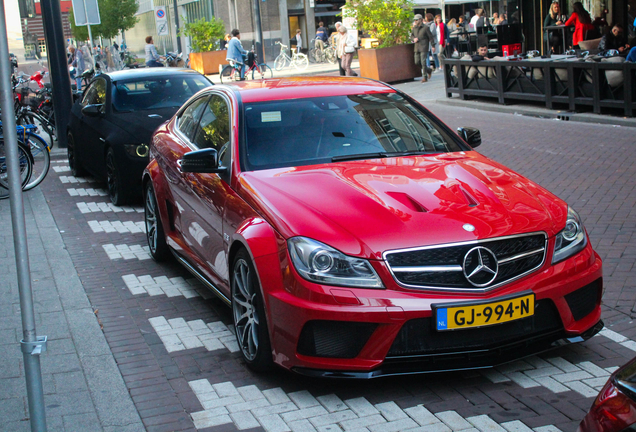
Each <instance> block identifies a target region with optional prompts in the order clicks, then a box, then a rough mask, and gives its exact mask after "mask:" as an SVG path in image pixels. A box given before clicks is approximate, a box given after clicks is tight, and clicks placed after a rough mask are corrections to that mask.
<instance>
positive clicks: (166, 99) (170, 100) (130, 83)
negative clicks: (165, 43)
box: [112, 74, 211, 112]
mask: <svg viewBox="0 0 636 432" xmlns="http://www.w3.org/2000/svg"><path fill="white" fill-rule="evenodd" d="M210 85H211V84H210V81H208V80H207V79H206V78H205V77H203V76H201V75H196V74H180V75H174V76H163V77H156V78H155V77H153V78H136V79H130V80H120V81H114V82H113V86H112V88H113V110H114V111H116V112H131V111H142V110H151V109H158V108H179V107H181V105H183V104H184V103H185V102H186V101H187V100H188V99H190V97H191V96H192V95H194V94H195V93H196V92H198V91H199V90H202V89H204V88H206V87H209V86H210Z"/></svg>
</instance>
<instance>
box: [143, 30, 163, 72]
mask: <svg viewBox="0 0 636 432" xmlns="http://www.w3.org/2000/svg"><path fill="white" fill-rule="evenodd" d="M144 51H145V53H146V66H148V67H163V64H162V63H160V62H159V60H161V59H162V58H163V57H161V56H160V55H159V54H158V53H157V48H155V44H154V42H153V40H152V36H147V37H146V46H145V48H144Z"/></svg>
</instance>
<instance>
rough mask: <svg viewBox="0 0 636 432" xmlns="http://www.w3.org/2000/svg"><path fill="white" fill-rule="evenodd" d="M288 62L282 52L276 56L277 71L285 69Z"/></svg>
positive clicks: (275, 67) (275, 65)
mask: <svg viewBox="0 0 636 432" xmlns="http://www.w3.org/2000/svg"><path fill="white" fill-rule="evenodd" d="M286 64H287V59H286V58H285V56H284V55H282V54H279V56H278V57H276V60H274V69H276V70H277V71H279V70H283V69H284V68H285V66H286Z"/></svg>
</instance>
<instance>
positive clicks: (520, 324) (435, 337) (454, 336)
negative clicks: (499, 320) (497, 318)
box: [387, 299, 563, 357]
mask: <svg viewBox="0 0 636 432" xmlns="http://www.w3.org/2000/svg"><path fill="white" fill-rule="evenodd" d="M433 319H434V318H432V317H431V318H416V319H412V320H409V321H407V322H406V323H405V324H404V325H403V326H402V328H401V329H400V332H399V333H398V335H397V337H396V338H395V340H394V341H393V345H392V346H391V349H390V350H389V354H388V355H387V357H404V356H435V355H440V354H445V353H451V352H452V353H461V352H468V351H475V350H485V349H493V348H497V347H498V346H501V345H506V344H509V343H512V342H515V341H518V340H522V339H530V338H535V337H539V336H541V335H546V334H549V333H552V332H555V331H561V330H563V324H562V322H561V318H560V317H559V312H558V311H557V309H556V307H555V306H554V303H552V300H548V299H544V300H539V301H537V302H536V304H535V310H534V315H533V316H531V317H528V318H524V319H520V320H515V321H510V322H507V323H503V324H497V325H493V326H489V327H481V328H475V329H462V330H455V331H444V332H439V331H437V330H436V329H435V326H434V324H435V322H434V321H433Z"/></svg>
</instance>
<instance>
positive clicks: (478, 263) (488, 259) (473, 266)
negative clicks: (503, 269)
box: [462, 246, 499, 288]
mask: <svg viewBox="0 0 636 432" xmlns="http://www.w3.org/2000/svg"><path fill="white" fill-rule="evenodd" d="M462 268H463V270H464V276H466V279H468V282H470V283H471V284H473V285H474V286H476V287H478V288H482V287H485V286H488V285H490V284H491V283H492V281H494V280H495V278H496V277H497V273H498V272H499V263H498V262H497V257H496V256H495V254H494V253H493V252H492V251H491V250H490V249H488V248H485V247H483V246H477V247H474V248H472V249H471V250H469V251H468V252H467V253H466V255H465V256H464V263H463V265H462Z"/></svg>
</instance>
